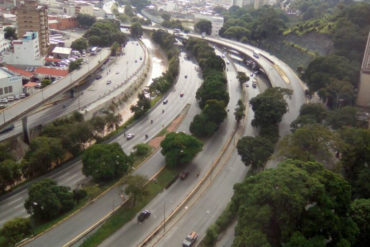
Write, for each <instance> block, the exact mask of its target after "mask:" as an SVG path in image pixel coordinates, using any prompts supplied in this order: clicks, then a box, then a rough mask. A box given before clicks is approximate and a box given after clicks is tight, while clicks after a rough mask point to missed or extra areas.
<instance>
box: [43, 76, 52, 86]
mask: <svg viewBox="0 0 370 247" xmlns="http://www.w3.org/2000/svg"><path fill="white" fill-rule="evenodd" d="M50 84H51V80H50V79H48V78H44V79H42V80H41V87H43V88H44V87H47V86H49V85H50Z"/></svg>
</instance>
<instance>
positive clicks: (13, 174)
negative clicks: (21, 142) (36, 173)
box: [0, 159, 22, 192]
mask: <svg viewBox="0 0 370 247" xmlns="http://www.w3.org/2000/svg"><path fill="white" fill-rule="evenodd" d="M20 168H21V167H20V164H17V163H16V162H15V161H14V160H10V159H8V160H3V161H1V162H0V192H4V191H5V190H6V188H7V186H12V185H13V184H14V183H15V182H17V181H18V180H19V179H20V178H21V175H22V172H21V169H20Z"/></svg>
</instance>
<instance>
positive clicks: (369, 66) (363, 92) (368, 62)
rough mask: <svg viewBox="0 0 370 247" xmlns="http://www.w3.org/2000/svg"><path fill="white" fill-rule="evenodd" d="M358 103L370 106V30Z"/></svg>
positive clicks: (361, 72)
mask: <svg viewBox="0 0 370 247" xmlns="http://www.w3.org/2000/svg"><path fill="white" fill-rule="evenodd" d="M357 105H359V106H363V107H370V32H369V36H368V37H367V44H366V48H365V53H364V59H363V60H362V65H361V71H360V83H359V87H358V95H357Z"/></svg>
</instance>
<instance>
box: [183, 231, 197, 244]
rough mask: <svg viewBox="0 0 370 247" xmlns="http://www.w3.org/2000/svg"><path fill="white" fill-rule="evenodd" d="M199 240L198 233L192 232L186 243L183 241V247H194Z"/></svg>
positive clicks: (185, 240)
mask: <svg viewBox="0 0 370 247" xmlns="http://www.w3.org/2000/svg"><path fill="white" fill-rule="evenodd" d="M197 239H198V234H197V233H196V232H191V233H190V234H189V235H188V236H186V238H185V239H184V241H182V246H183V247H191V246H193V245H194V243H195V241H197Z"/></svg>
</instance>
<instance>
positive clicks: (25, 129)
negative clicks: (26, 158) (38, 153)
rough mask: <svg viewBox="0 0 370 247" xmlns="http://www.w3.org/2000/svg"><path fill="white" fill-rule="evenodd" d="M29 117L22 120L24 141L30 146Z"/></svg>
mask: <svg viewBox="0 0 370 247" xmlns="http://www.w3.org/2000/svg"><path fill="white" fill-rule="evenodd" d="M27 120H28V118H27V116H25V117H23V118H22V129H23V140H24V142H25V143H27V144H30V133H29V131H28V126H27Z"/></svg>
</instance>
